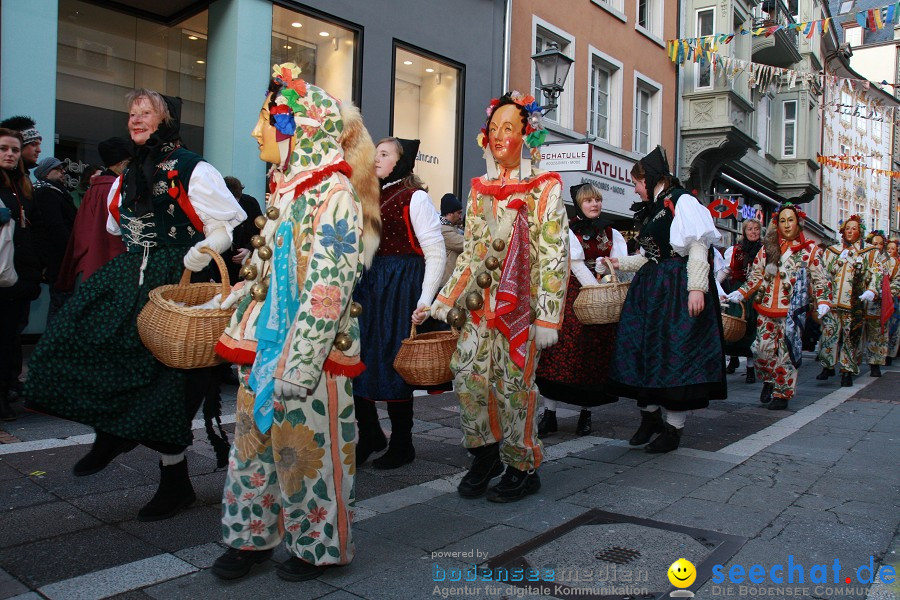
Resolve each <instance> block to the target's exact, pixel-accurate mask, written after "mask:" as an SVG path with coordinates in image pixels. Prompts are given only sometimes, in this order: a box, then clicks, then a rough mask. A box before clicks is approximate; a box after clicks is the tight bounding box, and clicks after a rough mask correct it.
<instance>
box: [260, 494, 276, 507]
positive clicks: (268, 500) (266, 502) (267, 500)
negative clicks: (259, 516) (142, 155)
mask: <svg viewBox="0 0 900 600" xmlns="http://www.w3.org/2000/svg"><path fill="white" fill-rule="evenodd" d="M273 504H275V496H273V495H272V494H266V495H265V496H263V499H262V505H263V508H271V507H272V505H273Z"/></svg>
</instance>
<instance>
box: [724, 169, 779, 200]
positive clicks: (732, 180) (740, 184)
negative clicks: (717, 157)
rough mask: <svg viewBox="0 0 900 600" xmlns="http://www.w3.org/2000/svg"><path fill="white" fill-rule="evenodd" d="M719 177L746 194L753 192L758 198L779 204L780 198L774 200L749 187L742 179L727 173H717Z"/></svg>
mask: <svg viewBox="0 0 900 600" xmlns="http://www.w3.org/2000/svg"><path fill="white" fill-rule="evenodd" d="M719 178H720V179H722V180H723V181H727V182H728V183H730V184H731V185H733V186H735V187H739V188H741V189H742V190H744V191H745V192H747V193H748V194H753V196H754V197H756V198H759V199H760V200H765V201H766V202H768V203H769V204H771V205H772V206H778V205H779V204H781V200H776V199H775V198H772V197H771V196H769V195H767V194H764V193H762V192H760V191H759V190H756V189H753V188H752V187H750V186H749V185H747V184H746V183H744V182H743V181H741V180H739V179H735V178H734V177H732V176H731V175H729V174H728V173H719Z"/></svg>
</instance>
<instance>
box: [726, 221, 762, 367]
mask: <svg viewBox="0 0 900 600" xmlns="http://www.w3.org/2000/svg"><path fill="white" fill-rule="evenodd" d="M741 231H742V235H741V240H740V241H739V242H738V243H737V244H735V245H734V246H731V247H730V248H728V250H726V251H725V265H726V266H725V268H724V269H722V270H721V271H719V272H718V273H717V274H716V276H717V277H718V278H719V283H721V284H722V289H723V290H724V292H725V293H726V294H727V293H730V292H733V291H734V290H736V289H738V288H739V287H741V285H743V283H744V282H745V281H747V276H748V275H749V274H750V267H751V266H753V259H754V258H756V254H757V252H759V249H760V248H762V241H761V240H760V235H761V232H762V227H761V225H760V223H759V221H757V220H756V219H747V220H746V221H744V225H743V227H742V229H741ZM725 314H727V315H731V316H733V317H742V316H743V318H744V319H745V320H746V321H747V330H746V332H745V333H744V337H742V338H741V339H739V340H737V341H736V342H725V354H726V355H727V356H729V357H731V358H730V359H729V361H728V366H727V367H726V368H725V372H726V373H734V372H735V370H737V367H738V365H739V364H740V359H738V357H739V356H745V357H747V379H746V381H747V383H756V369H755V368H754V366H753V364H754V360H753V350H752V348H751V347H752V346H753V342H754V340H756V311H755V310H754V309H753V306H752V303H751V302H735V303H733V304H731V305H729V306H728V308H726V309H725Z"/></svg>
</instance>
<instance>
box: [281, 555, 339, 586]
mask: <svg viewBox="0 0 900 600" xmlns="http://www.w3.org/2000/svg"><path fill="white" fill-rule="evenodd" d="M332 566H334V565H314V564H312V563H308V562H306V561H305V560H302V559H300V558H297V557H296V556H292V557H290V558H289V559H287V560H286V561H284V562H283V563H281V564H280V565H278V566H277V567H275V573H276V574H277V575H278V577H280V578H281V579H284V580H285V581H307V580H309V579H315V578H316V577H318V576H319V575H321V574H322V573H324V572H325V571H326V570H327V569H328V568H329V567H332Z"/></svg>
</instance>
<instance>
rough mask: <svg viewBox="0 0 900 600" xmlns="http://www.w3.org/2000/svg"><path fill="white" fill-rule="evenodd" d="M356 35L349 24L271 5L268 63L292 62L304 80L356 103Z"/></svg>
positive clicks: (357, 95) (357, 101)
mask: <svg viewBox="0 0 900 600" xmlns="http://www.w3.org/2000/svg"><path fill="white" fill-rule="evenodd" d="M358 35H359V33H358V32H357V31H355V30H353V29H351V28H349V27H344V26H342V25H339V24H337V23H332V22H330V21H324V20H322V19H317V18H315V17H312V16H310V15H307V14H304V13H301V12H297V11H295V10H289V9H287V8H284V7H282V6H278V5H274V6H273V7H272V58H271V60H270V61H269V62H270V63H271V64H273V65H274V64H280V63H284V62H292V63H295V64H297V66H299V67H300V73H301V75H302V77H303V79H304V80H306V81H308V82H309V83H312V84H313V85H317V86H319V87H320V88H322V89H324V90H326V91H327V92H328V93H329V94H331V95H332V96H334V97H335V98H351V99H353V100H354V101H355V102H356V103H357V104H359V90H358V89H357V85H356V83H357V76H356V73H357V64H358V59H357V49H358V46H359V44H358Z"/></svg>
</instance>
